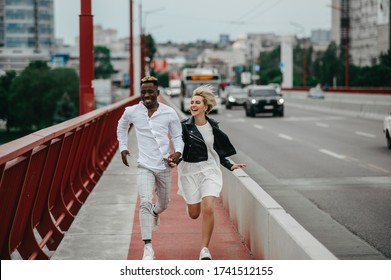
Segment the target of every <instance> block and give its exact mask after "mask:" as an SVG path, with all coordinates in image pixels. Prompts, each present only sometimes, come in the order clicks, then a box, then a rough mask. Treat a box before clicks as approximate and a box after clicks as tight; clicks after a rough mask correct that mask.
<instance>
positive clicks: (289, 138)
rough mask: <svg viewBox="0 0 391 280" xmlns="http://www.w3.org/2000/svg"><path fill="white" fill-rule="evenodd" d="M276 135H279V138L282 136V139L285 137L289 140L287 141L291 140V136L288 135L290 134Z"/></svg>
mask: <svg viewBox="0 0 391 280" xmlns="http://www.w3.org/2000/svg"><path fill="white" fill-rule="evenodd" d="M278 136H280V137H281V138H284V139H286V140H289V141H291V140H293V138H292V137H290V136H288V135H285V134H278Z"/></svg>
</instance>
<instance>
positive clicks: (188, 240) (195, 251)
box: [128, 168, 254, 260]
mask: <svg viewBox="0 0 391 280" xmlns="http://www.w3.org/2000/svg"><path fill="white" fill-rule="evenodd" d="M172 176H173V177H172V190H171V202H170V206H169V208H168V209H167V210H166V211H164V212H163V213H162V214H161V215H160V227H159V229H158V231H155V232H154V233H153V238H152V245H153V248H154V251H155V257H156V260H197V259H198V257H199V253H200V250H201V221H202V215H200V217H199V218H198V219H197V220H193V219H190V218H189V217H188V216H187V213H186V203H185V202H184V200H183V198H182V197H181V196H179V195H178V194H177V191H178V184H177V179H178V174H177V168H174V169H173V172H172ZM134 215H135V218H134V224H133V230H132V237H131V242H130V247H129V254H128V259H129V260H140V259H141V258H142V255H143V247H144V242H143V241H142V240H141V230H140V222H139V200H138V202H137V206H136V211H135V214H134ZM209 250H210V252H211V254H212V258H213V259H215V260H251V259H254V258H253V256H252V255H251V252H250V251H249V250H248V249H247V247H246V246H245V244H244V243H243V242H242V240H241V238H240V236H239V235H238V233H237V230H236V229H235V228H234V226H233V225H232V223H231V222H230V219H229V216H228V213H227V211H226V209H224V208H223V205H222V203H221V200H220V199H218V200H217V203H216V209H215V226H214V231H213V235H212V239H211V242H210V245H209Z"/></svg>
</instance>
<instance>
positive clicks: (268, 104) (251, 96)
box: [244, 86, 284, 117]
mask: <svg viewBox="0 0 391 280" xmlns="http://www.w3.org/2000/svg"><path fill="white" fill-rule="evenodd" d="M245 89H246V91H247V100H246V103H245V107H244V108H245V110H246V116H250V117H255V115H256V114H257V113H272V114H273V116H280V117H283V116H284V98H283V97H282V95H281V94H279V93H278V92H277V90H276V89H275V88H274V87H273V86H248V87H246V88H245Z"/></svg>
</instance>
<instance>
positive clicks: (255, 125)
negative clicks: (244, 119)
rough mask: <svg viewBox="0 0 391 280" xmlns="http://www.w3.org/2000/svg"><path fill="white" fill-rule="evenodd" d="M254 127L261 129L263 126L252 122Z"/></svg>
mask: <svg viewBox="0 0 391 280" xmlns="http://www.w3.org/2000/svg"><path fill="white" fill-rule="evenodd" d="M254 127H255V128H258V129H263V126H262V125H260V124H254Z"/></svg>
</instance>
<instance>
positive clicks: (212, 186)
mask: <svg viewBox="0 0 391 280" xmlns="http://www.w3.org/2000/svg"><path fill="white" fill-rule="evenodd" d="M214 106H216V98H215V95H214V93H213V88H212V87H211V86H209V85H204V86H200V87H198V88H197V89H195V90H194V92H193V96H192V99H191V103H190V113H191V117H189V118H188V119H186V120H183V121H182V130H183V140H184V142H185V147H184V149H183V155H182V159H183V161H181V162H180V163H179V165H178V173H179V180H178V185H179V190H178V193H179V194H180V195H181V196H183V198H184V200H185V201H186V203H187V212H188V215H189V217H190V218H192V219H197V218H198V217H199V215H200V214H201V213H202V239H201V252H200V256H199V259H201V260H211V259H212V255H211V254H210V252H209V249H208V246H209V242H210V239H211V236H212V233H213V227H214V209H215V201H216V197H219V195H220V192H221V189H222V185H223V176H222V172H221V169H220V164H221V165H223V166H224V167H226V168H227V169H229V170H231V171H232V170H235V169H238V168H243V167H245V166H246V165H245V164H242V163H238V164H232V163H231V162H230V161H229V160H228V159H227V158H226V157H228V156H231V155H234V154H235V153H236V151H235V148H234V147H233V146H232V144H231V142H230V140H229V138H228V136H227V135H226V134H225V133H224V132H223V131H221V130H220V129H219V126H218V123H217V121H215V120H213V119H211V118H209V117H208V116H207V114H208V113H209V112H210V111H211V110H212V109H213V107H214Z"/></svg>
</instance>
